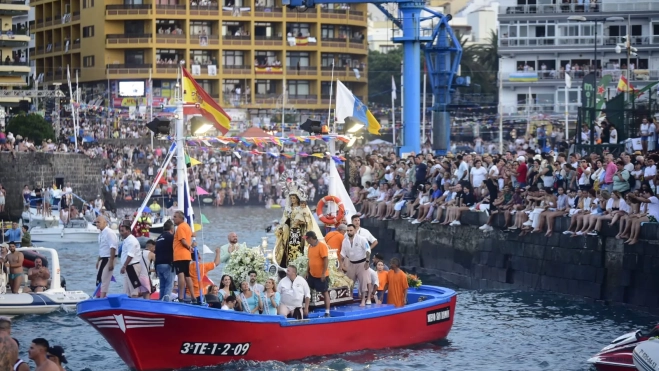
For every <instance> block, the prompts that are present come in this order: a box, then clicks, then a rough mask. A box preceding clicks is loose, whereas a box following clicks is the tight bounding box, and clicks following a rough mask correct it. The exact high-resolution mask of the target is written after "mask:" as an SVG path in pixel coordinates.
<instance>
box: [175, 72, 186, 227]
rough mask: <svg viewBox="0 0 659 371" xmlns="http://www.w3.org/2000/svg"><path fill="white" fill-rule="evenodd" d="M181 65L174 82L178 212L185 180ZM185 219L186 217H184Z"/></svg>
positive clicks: (181, 205) (183, 194)
mask: <svg viewBox="0 0 659 371" xmlns="http://www.w3.org/2000/svg"><path fill="white" fill-rule="evenodd" d="M182 68H183V64H181V66H180V68H179V71H178V73H179V77H178V80H177V82H176V86H177V87H180V89H176V92H177V93H178V94H177V96H176V115H175V116H174V117H175V118H176V195H177V202H178V207H179V210H183V207H184V205H185V190H184V187H185V179H186V178H187V176H186V175H187V173H186V171H187V168H186V166H185V148H183V147H184V146H185V118H184V117H183V83H182V81H181V71H182V70H181V69H182ZM186 217H187V215H186Z"/></svg>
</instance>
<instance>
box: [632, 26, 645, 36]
mask: <svg viewBox="0 0 659 371" xmlns="http://www.w3.org/2000/svg"><path fill="white" fill-rule="evenodd" d="M642 35H643V26H641V25H640V24H635V25H632V36H642Z"/></svg>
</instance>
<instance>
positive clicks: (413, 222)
mask: <svg viewBox="0 0 659 371" xmlns="http://www.w3.org/2000/svg"><path fill="white" fill-rule="evenodd" d="M412 224H421V222H420V221H418V220H414V221H412Z"/></svg>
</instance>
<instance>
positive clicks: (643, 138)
mask: <svg viewBox="0 0 659 371" xmlns="http://www.w3.org/2000/svg"><path fill="white" fill-rule="evenodd" d="M648 138H649V137H647V136H641V142H647V141H648Z"/></svg>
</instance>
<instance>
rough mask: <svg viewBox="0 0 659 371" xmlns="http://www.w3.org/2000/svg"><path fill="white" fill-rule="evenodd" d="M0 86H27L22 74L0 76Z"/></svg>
mask: <svg viewBox="0 0 659 371" xmlns="http://www.w3.org/2000/svg"><path fill="white" fill-rule="evenodd" d="M0 86H27V82H25V80H23V78H22V77H20V76H0Z"/></svg>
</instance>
